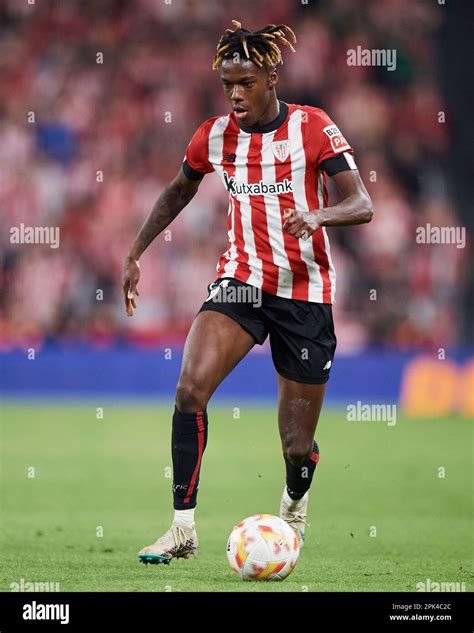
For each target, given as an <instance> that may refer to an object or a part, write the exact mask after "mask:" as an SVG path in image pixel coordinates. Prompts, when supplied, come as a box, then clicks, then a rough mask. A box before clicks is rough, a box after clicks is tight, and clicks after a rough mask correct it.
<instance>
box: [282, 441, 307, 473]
mask: <svg viewBox="0 0 474 633" xmlns="http://www.w3.org/2000/svg"><path fill="white" fill-rule="evenodd" d="M311 448H312V444H310V445H307V444H300V443H297V442H289V443H287V444H285V445H284V446H283V455H284V456H285V459H286V460H287V461H288V462H290V464H291V465H292V466H295V467H299V466H303V464H305V463H306V462H307V461H308V459H309V456H310V454H311Z"/></svg>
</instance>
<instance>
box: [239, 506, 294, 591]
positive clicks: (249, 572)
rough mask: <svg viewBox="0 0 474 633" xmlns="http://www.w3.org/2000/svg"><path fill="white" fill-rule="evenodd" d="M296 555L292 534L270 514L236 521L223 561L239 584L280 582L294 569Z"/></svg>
mask: <svg viewBox="0 0 474 633" xmlns="http://www.w3.org/2000/svg"><path fill="white" fill-rule="evenodd" d="M299 554H300V547H299V543H298V537H297V536H296V534H295V533H294V532H293V530H292V529H291V527H290V526H289V525H288V523H285V521H283V519H280V518H278V517H275V516H272V515H271V514H255V515H254V516H251V517H248V518H247V519H244V520H243V521H240V523H237V525H236V526H235V527H234V529H233V530H232V532H231V535H230V537H229V540H228V542H227V559H228V561H229V564H230V566H231V567H232V569H233V570H234V571H235V573H236V574H237V575H238V576H239V578H240V579H241V580H283V579H284V578H286V577H287V576H288V575H289V574H291V572H292V571H293V569H294V568H295V565H296V561H297V560H298V556H299Z"/></svg>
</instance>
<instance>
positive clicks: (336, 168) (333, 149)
mask: <svg viewBox="0 0 474 633" xmlns="http://www.w3.org/2000/svg"><path fill="white" fill-rule="evenodd" d="M312 134H313V142H314V145H315V146H316V147H318V148H319V152H318V153H317V156H316V160H315V166H316V167H317V168H320V169H323V170H324V171H325V172H326V173H327V174H328V175H329V176H334V175H335V174H337V173H339V172H341V171H346V170H348V169H357V165H356V164H355V161H354V158H353V154H354V150H353V149H352V147H351V146H350V145H349V143H348V141H347V140H346V138H345V137H344V135H343V134H342V132H341V131H340V129H339V128H338V127H337V125H336V124H335V123H334V121H332V120H331V119H330V118H329V116H328V115H327V114H326V112H324V110H321V109H320V108H317V109H315V110H314V116H313V119H312Z"/></svg>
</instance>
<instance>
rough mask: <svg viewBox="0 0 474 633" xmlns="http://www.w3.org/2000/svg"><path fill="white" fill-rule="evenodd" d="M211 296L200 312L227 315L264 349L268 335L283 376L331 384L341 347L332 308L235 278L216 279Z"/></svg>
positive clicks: (274, 359) (278, 369)
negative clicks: (338, 348)
mask: <svg viewBox="0 0 474 633" xmlns="http://www.w3.org/2000/svg"><path fill="white" fill-rule="evenodd" d="M208 292H209V296H208V298H207V299H206V300H205V301H204V303H203V304H202V306H201V309H200V310H199V312H204V311H205V310H213V311H215V312H221V313H222V314H226V315H227V316H228V317H230V318H231V319H233V320H234V321H237V323H239V324H240V325H241V326H242V327H243V328H244V329H245V330H247V332H249V333H250V334H251V335H252V336H253V337H254V339H255V340H256V342H257V343H259V344H260V345H261V344H262V343H263V342H264V341H265V339H266V338H267V335H268V334H269V335H270V347H271V350H272V358H273V364H274V365H275V369H276V370H277V372H278V373H279V374H281V375H282V376H283V377H284V378H289V379H290V380H294V381H296V382H304V383H308V384H322V383H325V382H327V381H328V379H329V373H330V370H331V365H332V361H333V357H334V352H335V350H336V343H337V340H336V335H335V333H334V322H333V319H332V306H331V304H328V303H312V302H309V301H300V300H297V299H285V298H284V297H277V296H276V295H272V294H269V293H268V292H263V291H262V290H260V289H259V288H255V287H254V286H250V285H249V284H246V283H243V282H241V281H238V280H237V279H233V278H219V279H217V280H216V281H214V282H212V283H211V284H209V286H208Z"/></svg>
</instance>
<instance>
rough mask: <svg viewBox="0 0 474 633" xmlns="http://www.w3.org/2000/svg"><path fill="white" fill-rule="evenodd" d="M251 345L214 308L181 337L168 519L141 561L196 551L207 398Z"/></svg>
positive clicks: (245, 334) (242, 331)
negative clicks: (172, 511)
mask: <svg viewBox="0 0 474 633" xmlns="http://www.w3.org/2000/svg"><path fill="white" fill-rule="evenodd" d="M254 345H255V338H254V337H253V336H252V335H251V334H250V333H249V332H248V331H246V330H245V329H244V328H243V327H242V326H241V325H240V324H239V323H237V322H236V321H235V320H233V319H232V318H230V317H229V316H226V315H225V314H222V313H220V312H217V311H211V310H207V311H204V312H200V313H199V314H198V315H197V317H196V319H195V320H194V322H193V324H192V326H191V329H190V331H189V334H188V336H187V339H186V343H185V346H184V352H183V360H182V365H181V374H180V378H179V381H178V385H177V389H176V406H175V411H174V414H173V422H172V459H173V504H174V508H175V516H174V519H173V525H172V527H171V529H170V530H168V532H166V534H165V535H164V536H163V537H161V538H160V539H158V541H156V543H154V544H153V545H151V546H148V547H145V548H143V549H142V550H141V551H140V552H139V558H140V560H142V561H143V562H145V563H160V562H163V563H169V561H170V560H171V558H173V557H183V558H186V557H187V556H188V555H189V554H192V553H194V552H195V551H196V549H197V546H198V540H197V535H196V530H195V525H194V508H195V506H196V496H197V490H198V485H199V473H200V468H201V460H202V456H203V453H204V450H205V448H206V444H207V411H206V407H207V403H208V401H209V398H210V397H211V395H212V394H213V392H214V391H215V389H216V388H217V387H218V386H219V384H220V383H221V382H222V380H223V379H224V378H225V377H226V376H227V375H228V374H229V372H230V371H231V370H232V369H233V368H234V367H235V366H236V365H237V363H238V362H239V361H240V360H241V359H242V358H243V357H244V356H245V355H246V354H247V353H248V352H249V351H250V349H251V348H252V347H253V346H254Z"/></svg>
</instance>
